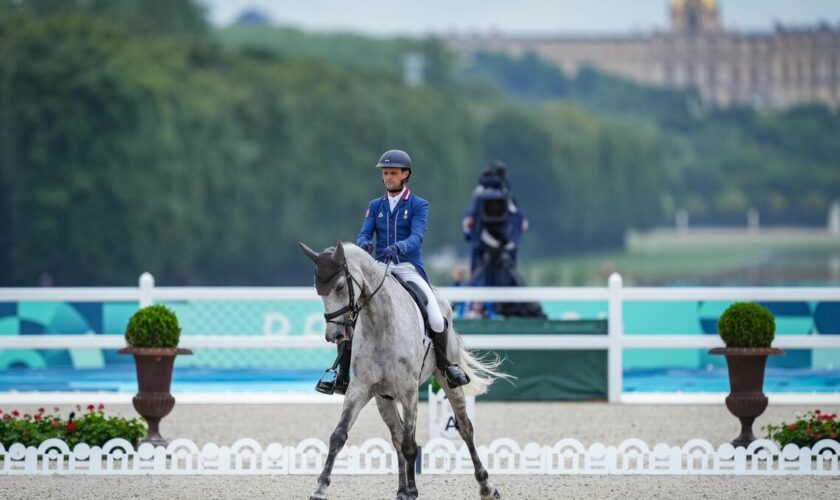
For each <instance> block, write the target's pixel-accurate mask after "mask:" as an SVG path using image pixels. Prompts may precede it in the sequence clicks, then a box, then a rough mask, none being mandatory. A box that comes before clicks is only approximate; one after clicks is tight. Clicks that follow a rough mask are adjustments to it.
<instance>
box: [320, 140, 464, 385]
mask: <svg viewBox="0 0 840 500" xmlns="http://www.w3.org/2000/svg"><path fill="white" fill-rule="evenodd" d="M376 168H379V169H380V171H381V173H382V182H383V184H385V189H386V192H385V195H384V196H381V197H378V198H374V199H373V200H371V202H370V203H369V204H368V208H367V212H365V218H364V220H363V221H362V228H361V230H360V231H359V236H358V237H357V238H356V244H357V245H358V246H359V247H360V248H362V249H363V250H365V251H367V252H368V253H370V252H373V255H374V257H375V258H376V259H377V260H378V261H380V265H381V266H383V267H385V263H388V262H390V270H391V272H392V273H393V274H395V275H398V276H399V277H400V278H402V279H403V280H404V281H407V282H412V283H415V284H416V285H418V286H419V287H420V289H421V290H422V291H423V293H424V294H425V295H426V298H427V299H428V300H427V304H426V312H427V313H428V321H429V329H430V330H431V332H430V333H431V337H432V343H433V344H434V348H435V357H436V359H437V366H438V369H439V370H440V371H441V372H442V373H444V374H445V376H446V380H447V382H448V384H449V386H450V387H458V386H461V385H464V384H467V383H469V377H467V375H466V374H465V373H464V372H463V371H462V370H461V368H460V367H459V366H458V365H456V364H454V363H450V362H449V360H448V359H447V358H446V332H447V330H448V322H447V320H446V318H444V317H443V315H442V314H441V311H440V307H439V306H438V303H437V300H436V298H435V295H434V293H433V292H432V288H431V286H429V283H428V280H429V279H428V277H426V271H425V270H424V269H423V255H422V253H421V248H420V245H421V244H422V243H423V236H424V235H425V234H426V224H427V221H428V216H429V203H428V202H427V201H426V200H424V199H423V198H420V197H419V196H417V195H415V194H412V193H411V191H410V190H409V189H408V186H407V183H408V178H409V177H411V158H410V157H409V156H408V154H407V153H406V152H405V151H400V150H398V149H393V150H390V151H386V152H385V153H384V154H383V155H382V157H381V158H380V159H379V162H378V163H377V164H376ZM374 235H376V245H375V246H374V243H373V237H374ZM339 364H340V367H339V372H338V375H337V376H336V377H335V378H334V379H333V380H332V381H328V382H325V381H324V380H323V379H322V381H321V382H319V383H318V386H317V389H318V390H319V391H320V392H325V393H327V394H332V391H333V390H334V391H335V392H337V393H339V394H344V393H345V391H346V389H347V385H348V384H349V383H350V349H349V346H348V348H346V349H344V351H343V354H342V355H341V359H340V362H339ZM331 386H332V387H331Z"/></svg>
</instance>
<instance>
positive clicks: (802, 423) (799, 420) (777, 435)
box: [763, 410, 840, 448]
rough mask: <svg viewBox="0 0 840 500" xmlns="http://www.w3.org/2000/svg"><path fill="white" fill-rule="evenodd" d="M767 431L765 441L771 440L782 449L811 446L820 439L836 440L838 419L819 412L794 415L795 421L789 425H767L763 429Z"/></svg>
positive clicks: (838, 432)
mask: <svg viewBox="0 0 840 500" xmlns="http://www.w3.org/2000/svg"><path fill="white" fill-rule="evenodd" d="M763 429H765V430H766V431H767V439H772V440H773V441H776V442H777V443H779V444H780V445H781V446H782V447H784V446H785V445H787V444H795V445H797V446H799V447H800V448H802V447H805V446H813V445H814V444H815V443H817V442H818V441H820V440H822V439H834V440H835V441H836V440H837V436H838V434H840V419H838V418H837V414H836V413H830V414H829V413H823V412H822V411H820V410H814V411H809V412H806V413H805V414H804V415H796V420H795V421H794V422H792V423H790V424H787V423H785V422H782V423H781V424H778V425H776V424H769V425H766V426H764V427H763Z"/></svg>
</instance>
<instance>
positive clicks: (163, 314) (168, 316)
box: [125, 305, 181, 347]
mask: <svg viewBox="0 0 840 500" xmlns="http://www.w3.org/2000/svg"><path fill="white" fill-rule="evenodd" d="M180 336H181V327H180V326H178V317H177V316H175V313H174V312H172V311H171V310H169V309H168V308H167V307H165V306H161V305H155V306H149V307H144V308H142V309H139V310H138V311H137V312H135V313H134V314H133V315H132V316H131V319H130V320H129V321H128V326H127V327H126V329H125V341H126V342H127V343H128V345H129V346H130V347H177V346H178V339H179V338H180Z"/></svg>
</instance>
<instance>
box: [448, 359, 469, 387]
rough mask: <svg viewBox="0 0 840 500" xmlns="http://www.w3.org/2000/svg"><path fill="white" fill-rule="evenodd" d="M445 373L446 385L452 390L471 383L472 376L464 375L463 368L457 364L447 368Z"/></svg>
mask: <svg viewBox="0 0 840 500" xmlns="http://www.w3.org/2000/svg"><path fill="white" fill-rule="evenodd" d="M443 373H444V374H445V375H446V383H447V384H449V387H450V388H452V389H454V388H456V387H461V386H462V385H467V384H469V383H470V376H469V375H467V374H466V373H464V371H463V370H461V367H460V366H458V365H456V364H451V365H449V366H447V367H446V369H445V370H444V371H443Z"/></svg>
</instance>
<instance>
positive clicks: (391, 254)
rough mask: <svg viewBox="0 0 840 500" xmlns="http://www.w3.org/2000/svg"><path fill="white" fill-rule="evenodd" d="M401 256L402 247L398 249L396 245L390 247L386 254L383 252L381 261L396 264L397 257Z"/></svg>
mask: <svg viewBox="0 0 840 500" xmlns="http://www.w3.org/2000/svg"><path fill="white" fill-rule="evenodd" d="M399 254H400V247H398V246H397V245H396V244H394V245H391V246H389V247H388V248H386V249H385V251H384V252H382V256H381V257H380V259H381V260H382V261H383V262H389V261H390V262H396V261H397V256H398V255H399Z"/></svg>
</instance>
